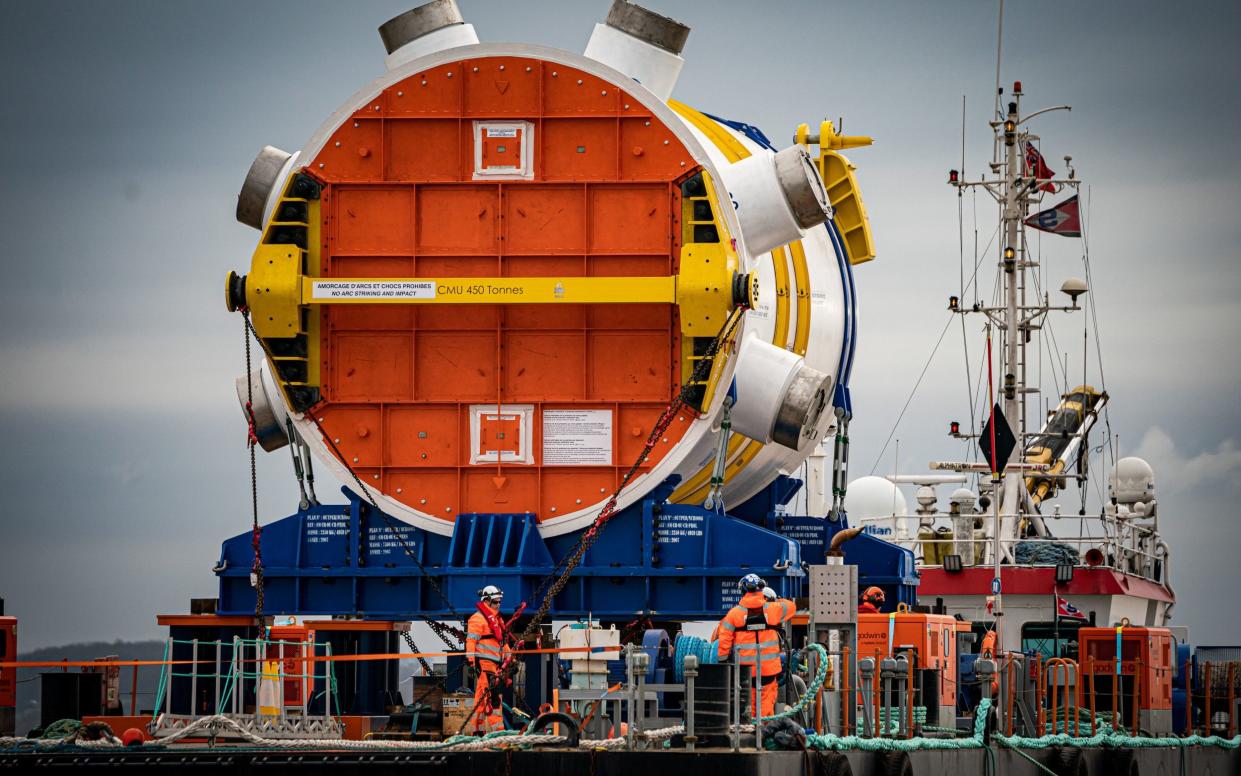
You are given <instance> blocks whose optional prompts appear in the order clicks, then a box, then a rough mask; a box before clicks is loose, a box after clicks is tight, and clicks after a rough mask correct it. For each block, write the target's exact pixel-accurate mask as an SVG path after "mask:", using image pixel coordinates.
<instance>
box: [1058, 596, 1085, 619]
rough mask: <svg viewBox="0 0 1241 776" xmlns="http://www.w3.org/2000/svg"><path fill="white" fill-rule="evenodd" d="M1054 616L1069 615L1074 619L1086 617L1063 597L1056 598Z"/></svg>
mask: <svg viewBox="0 0 1241 776" xmlns="http://www.w3.org/2000/svg"><path fill="white" fill-rule="evenodd" d="M1056 616H1057V617H1069V618H1072V619H1076V620H1084V619H1086V614H1085V613H1084V612H1082V610H1081V609H1078V608H1077V607H1076V606H1074V605H1073V604H1071V603H1069V602H1068V601H1066V600H1065V599H1063V598H1059V597H1057V598H1056Z"/></svg>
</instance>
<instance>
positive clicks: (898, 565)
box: [216, 477, 917, 620]
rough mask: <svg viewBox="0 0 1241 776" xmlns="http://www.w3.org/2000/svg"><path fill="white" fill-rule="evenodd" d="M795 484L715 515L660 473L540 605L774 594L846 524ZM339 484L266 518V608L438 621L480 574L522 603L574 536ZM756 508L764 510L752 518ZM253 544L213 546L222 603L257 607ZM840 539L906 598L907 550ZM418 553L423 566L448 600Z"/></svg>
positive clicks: (698, 607) (659, 605)
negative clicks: (673, 500) (414, 506)
mask: <svg viewBox="0 0 1241 776" xmlns="http://www.w3.org/2000/svg"><path fill="white" fill-rule="evenodd" d="M800 486H801V482H800V481H798V480H792V479H790V478H787V477H781V478H780V479H778V480H777V481H776V482H775V483H773V484H772V485H771V486H769V487H768V488H767V489H766V490H765V491H764V492H763V493H762V494H760V496H759V497H756V498H758V499H759V501H758V502H755V501H754V500H751V502H748V503H747V504H745V505H742V507H741V508H739V509H738V510H736V512H735V514H729V515H725V514H720V513H716V512H711V511H708V510H705V509H702V508H700V507H694V506H686V505H681V504H668V503H664V499H666V498H667V496H668V495H669V494H670V493H671V491H672V489H673V487H675V482H673V481H669V482H667V483H665V484H664V485H662V486H661V487H660V488H659V489H657V490H656V491H655V492H654V493H652V498H649V499H646V500H644V501H642V502H640V503H638V504H635V505H633V506H631V507H629V508H627V509H625V510H622V511H621V512H620V513H618V514H617V515H616V516H615V517H614V518H612V520H611V521H610V522H609V523H608V524H607V527H606V528H605V529H604V530H603V531H602V532H601V534H600V537H599V539H598V541H597V542H596V543H595V544H594V545H593V546H592V547H591V548H590V549H589V550H588V551H587V552H586V554H585V556H584V558H583V559H582V562H581V564H580V565H579V566H578V567H577V568H576V569H575V570H574V572H573V575H572V578H571V581H570V583H569V585H568V586H566V587H565V589H564V591H563V592H561V593H560V594H559V595H558V596H557V597H556V599H555V600H554V601H553V606H552V609H551V615H552V616H553V617H570V618H576V617H582V616H587V615H591V616H594V617H597V618H625V619H630V618H633V617H634V616H636V615H649V616H651V617H653V618H656V619H662V620H693V619H704V618H715V617H718V616H719V615H720V613H721V612H723V611H725V610H727V609H728V608H729V607H730V606H732V605H733V604H734V603H735V602H736V596H737V593H736V583H737V579H738V578H740V577H741V576H743V575H745V574H747V573H749V572H755V573H758V574H760V575H761V576H763V578H764V579H766V580H767V582H768V583H769V584H770V585H771V586H772V587H773V588H775V590H776V591H777V592H778V593H779V594H780V595H781V596H785V597H789V598H795V597H798V596H801V595H804V592H805V582H806V574H805V570H804V565H805V564H807V563H822V562H823V548H824V547H825V546H826V545H827V543H828V542H829V541H830V537H831V535H832V534H833V533H835V531H837V530H839V529H840V528H842V527H844V526H845V522H844V521H843V520H842V521H841V522H840V523H831V522H830V521H827V520H825V519H823V518H820V517H807V516H796V515H784V514H780V513H779V511H778V509H777V507H779V506H782V505H783V504H784V503H787V501H788V499H789V498H791V497H792V495H793V494H795V493H796V492H797V489H798V488H799V487H800ZM342 490H343V492H344V494H345V495H346V496H347V497H348V503H347V504H341V505H332V506H314V507H310V508H309V509H306V510H299V511H298V512H297V513H296V514H293V515H290V516H289V517H286V518H284V519H282V520H277V521H276V522H274V523H271V524H269V525H267V526H266V527H264V529H263V534H262V539H261V551H262V558H263V579H264V610H265V613H266V614H271V615H350V616H355V617H363V618H369V619H383V620H408V619H414V618H416V617H420V616H426V617H433V618H434V617H438V618H448V617H452V616H454V615H458V614H459V613H461V612H470V611H472V610H473V607H474V603H475V602H476V601H477V600H478V597H477V591H478V589H479V588H481V587H483V586H484V585H488V584H492V585H498V586H500V587H501V588H502V589H503V590H504V591H505V593H506V598H507V599H508V601H509V602H512V603H513V604H516V603H518V602H520V601H527V602H529V603H530V605H531V606H532V607H533V606H537V604H538V601H536V600H535V597H536V595H538V594H539V592H540V590H541V584H542V583H543V582H544V581H545V580H546V579H547V578H548V576H549V575H550V574H551V573H552V571H553V569H554V566H555V560H554V559H557V558H561V557H563V556H565V555H567V554H568V553H569V552H570V551H571V549H572V547H573V546H574V545H575V544H576V542H577V540H578V538H579V537H580V533H571V534H566V535H562V536H557V537H553V538H550V539H544V538H543V537H542V536H541V535H540V534H539V531H538V527H537V522H536V520H535V516H534V515H532V514H467V515H460V516H459V517H458V518H457V521H456V523H455V525H454V528H453V533H452V536H441V535H439V534H434V533H431V532H429V531H424V530H422V529H420V528H416V527H414V526H411V525H409V524H407V523H404V522H402V521H399V520H397V519H395V518H392V517H387V519H385V516H382V515H378V514H376V513H375V510H374V508H373V507H371V506H370V505H369V504H368V503H366V502H364V501H362V500H361V499H360V498H359V497H358V496H357V495H356V494H355V493H353V492H352V491H350V490H349V489H342ZM777 490H778V493H777V495H776V496H775V497H773V496H772V493H773V491H777ZM764 505H765V506H768V507H771V508H770V509H765V510H762V514H761V517H760V516H759V514H758V510H759V509H760V508H761V507H762V506H764ZM389 521H390V522H391V526H393V527H395V531H394V530H393V527H390V526H389ZM398 533H399V535H400V541H398V540H397V538H396V534H398ZM251 541H252V539H251V534H250V533H249V532H247V533H244V534H239V535H238V536H235V537H233V538H231V539H228V540H227V541H225V542H224V544H223V547H222V548H221V553H220V562H219V564H218V565H217V568H216V574H217V576H218V577H219V585H220V588H219V589H220V599H219V604H218V611H219V613H220V614H251V613H253V612H254V605H255V591H254V589H253V588H252V587H251V586H250V568H251V565H252V563H253V560H254V554H253V549H252V545H251ZM402 542H404V544H405V545H406V546H407V547H409V549H410V550H411V551H412V552H413V553H414V555H415V556H416V557H417V559H418V562H417V563H416V562H415V561H414V560H413V559H411V558H410V557H409V556H408V554H407V553H406V551H405V548H404V547H402V546H401V544H402ZM845 549H846V561H847V562H850V563H857V564H858V565H859V566H860V567H861V570H862V574H861V579H862V580H863V581H864V582H865V583H866V584H878V585H881V586H883V587H884V588H885V590H888V591H889V596H890V597H891V598H890V600H893V601H904V602H905V603H913V602H914V600H915V593H916V585H917V576H916V572H915V571H914V566H913V555H912V553H910V552H908V551H907V550H903V549H901V548H899V547H897V546H895V545H892V544H888V543H887V542H884V541H882V540H879V539H876V538H874V537H869V536H865V535H863V536H859V537H858V538H856V539H854V540H853V541H852V542H850V543H848V544H847V545H846V547H845ZM418 563H421V564H422V567H423V569H425V570H426V574H428V575H431V576H434V578H435V579H436V580H437V582H438V584H439V587H440V588H441V589H442V590H443V591H444V593H445V595H446V596H447V599H448V600H447V601H445V600H444V599H443V598H441V597H440V595H439V594H438V593H437V592H436V591H435V589H434V588H433V586H432V585H431V584H430V583H429V582H427V580H426V579H425V577H424V574H423V571H422V569H419V567H418Z"/></svg>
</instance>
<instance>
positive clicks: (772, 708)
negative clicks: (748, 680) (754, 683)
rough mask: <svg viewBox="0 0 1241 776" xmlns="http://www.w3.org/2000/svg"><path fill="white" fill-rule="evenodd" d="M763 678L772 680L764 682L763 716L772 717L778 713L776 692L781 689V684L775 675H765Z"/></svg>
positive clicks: (761, 694)
mask: <svg viewBox="0 0 1241 776" xmlns="http://www.w3.org/2000/svg"><path fill="white" fill-rule="evenodd" d="M763 680H770V681H767V683H766V684H763V690H762V692H761V693H760V697H761V698H762V703H763V716H764V717H770V716H771V715H772V714H775V713H776V693H777V691H778V690H779V689H780V685H779V683H778V682H777V681H776V677H774V676H765V677H763ZM760 681H761V680H760Z"/></svg>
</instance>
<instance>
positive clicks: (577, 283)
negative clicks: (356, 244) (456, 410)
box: [300, 275, 731, 305]
mask: <svg viewBox="0 0 1241 776" xmlns="http://www.w3.org/2000/svg"><path fill="white" fill-rule="evenodd" d="M729 292H730V293H731V289H729ZM680 301H681V300H680V299H679V298H678V296H677V278H675V277H673V276H671V275H664V276H657V277H632V276H626V277H483V278H480V277H464V278H312V277H304V278H302V289H301V300H300V304H304V305H322V304H330V305H339V304H432V305H434V304H642V303H679V302H680Z"/></svg>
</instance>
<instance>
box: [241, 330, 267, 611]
mask: <svg viewBox="0 0 1241 776" xmlns="http://www.w3.org/2000/svg"><path fill="white" fill-rule="evenodd" d="M241 319H242V321H243V322H244V324H243V326H242V329H241V338H242V340H244V341H245V345H246V424H247V425H248V426H249V428H248V429H247V431H246V447H248V448H249V449H250V505H251V508H252V511H253V513H254V524H253V526H252V527H251V533H250V535H251V538H250V543H251V545H252V546H253V548H254V563H253V564H252V565H251V566H250V586H251V587H253V588H254V616H255V617H262V616H263V553H262V547H261V542H260V540H261V539H262V537H263V527H262V526H261V525H259V478H258V472H257V470H256V469H255V463H254V446H255V445H256V444H258V441H259V437H258V433H257V432H256V429H255V420H254V383H253V382H251V377H250V331H252V330H253V328H254V327H253V326H251V325H250V310H249V308H246V307H243V308H241ZM261 341H262V340H260V342H261Z"/></svg>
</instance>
